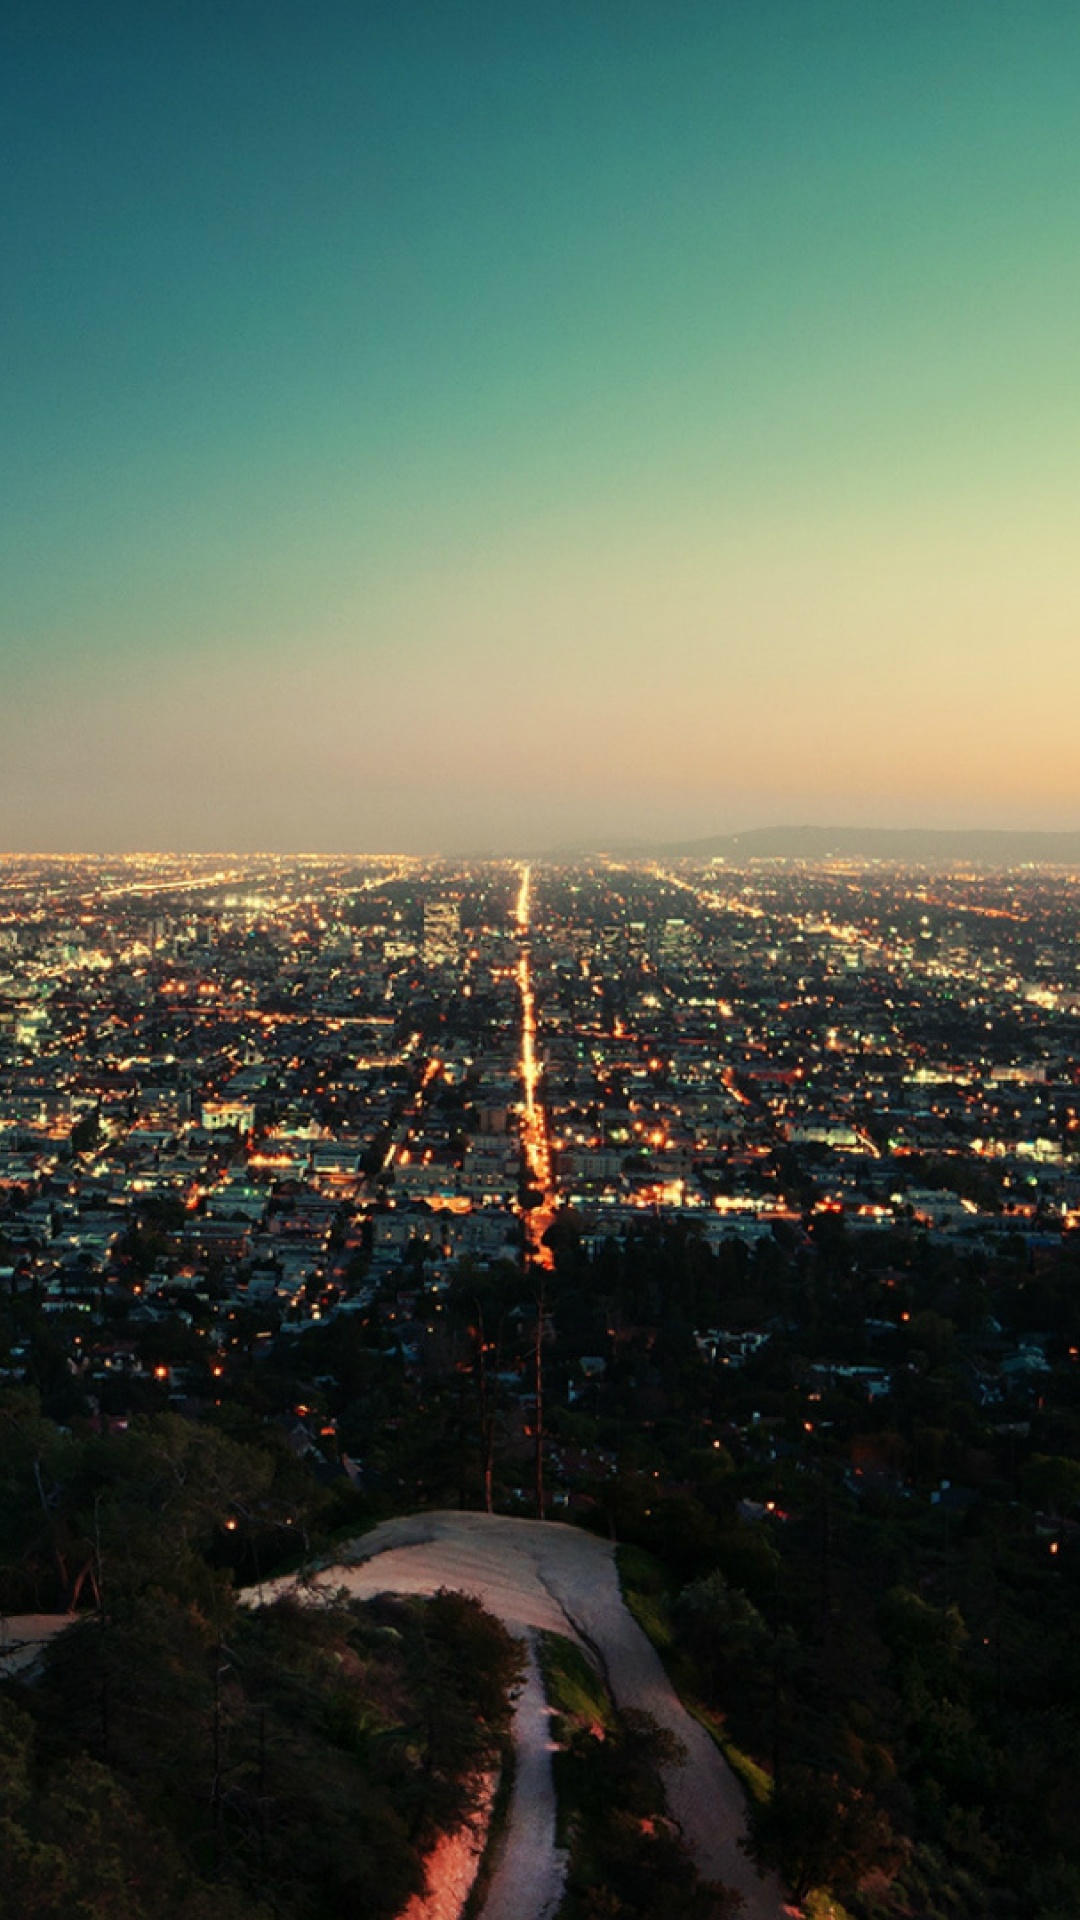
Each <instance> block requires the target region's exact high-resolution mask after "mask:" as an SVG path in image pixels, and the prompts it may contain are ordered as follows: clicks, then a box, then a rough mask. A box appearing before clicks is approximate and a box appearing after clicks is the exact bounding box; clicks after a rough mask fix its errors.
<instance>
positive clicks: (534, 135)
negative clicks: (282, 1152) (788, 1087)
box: [0, 0, 1080, 851]
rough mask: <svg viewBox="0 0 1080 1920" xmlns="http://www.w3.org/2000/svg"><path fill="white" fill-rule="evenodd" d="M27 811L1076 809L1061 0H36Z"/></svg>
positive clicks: (594, 822)
mask: <svg viewBox="0 0 1080 1920" xmlns="http://www.w3.org/2000/svg"><path fill="white" fill-rule="evenodd" d="M0 104H2V115H3V126H4V129H5V141H4V147H5V163H4V166H3V169H2V170H0V207H2V213H0V244H2V249H3V252H2V258H3V262H4V280H5V287H6V292H5V298H4V299H3V301H2V302H0V369H2V373H0V582H2V586H0V846H3V847H8V848H40V849H62V848H80V847H82V848H87V849H99V848H100V849H109V848H131V847H142V848H150V847H155V846H157V847H168V846H172V847H185V848H188V847H189V848H200V847H201V848H206V847H224V846H235V847H239V848H242V847H265V848H282V849H289V848H310V849H325V850H328V851H335V850H343V849H365V848H369V849H372V850H376V849H389V848H393V849H402V850H405V849H415V850H428V849H431V850H443V851H460V850H463V849H488V848H490V849H493V850H501V849H509V848H515V847H526V848H538V847H544V846H550V845H554V844H559V843H567V842H572V841H577V840H588V839H592V840H597V839H605V838H606V839H613V838H617V837H629V836H641V835H645V836H650V835H655V836H656V837H665V836H671V835H673V834H685V835H688V836H689V835H694V834H703V833H708V832H710V831H713V830H716V831H725V830H733V829H738V828H741V827H748V826H754V825H762V824H766V823H769V822H779V821H805V820H816V821H819V822H823V823H828V824H844V823H852V824H854V823H858V822H861V821H868V822H874V823H877V824H882V825H887V824H893V825H912V824H925V825H938V826H947V825H987V826H1017V827H1077V826H1080V781H1078V777H1077V771H1076V768H1077V748H1076V736H1077V711H1078V706H1080V528H1078V520H1080V514H1078V507H1080V8H1077V7H1076V5H1075V4H1074V3H1068V4H1067V3H1066V0H1061V3H1060V4H1039V0H1030V4H1027V5H1024V6H1020V5H1006V4H999V3H998V0H957V3H956V4H950V0H903V4H898V3H897V0H831V3H830V0H820V3H818V0H727V4H721V0H713V4H706V3H705V0H695V3H694V4H689V3H688V0H665V3H664V4H662V5H661V4H659V0H652V3H650V4H645V0H544V3H543V4H533V0H491V4H481V0H380V3H379V4H366V3H365V0H353V4H345V3H344V0H340V3H339V0H333V3H330V0H307V4H300V0H296V4H284V0H259V3H258V4H255V3H254V0H229V4H227V5H226V4H217V3H216V0H215V3H213V4H211V0H184V4H179V0H164V3H163V4H158V5H156V6H154V7H148V6H146V5H144V4H142V0H139V3H138V4H134V3H133V4H130V5H127V4H109V3H108V0H100V4H98V3H95V0H79V4H51V0H33V4H23V0H7V5H6V6H5V8H4V9H3V14H2V23H0Z"/></svg>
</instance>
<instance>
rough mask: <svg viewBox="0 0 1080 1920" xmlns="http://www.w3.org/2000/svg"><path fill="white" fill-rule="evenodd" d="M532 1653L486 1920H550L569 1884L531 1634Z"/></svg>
mask: <svg viewBox="0 0 1080 1920" xmlns="http://www.w3.org/2000/svg"><path fill="white" fill-rule="evenodd" d="M528 1648H529V1664H528V1667H527V1668H526V1672H525V1684H524V1686H523V1688H522V1690H521V1694H520V1696H519V1698H518V1702H517V1706H516V1708H515V1710H514V1790H513V1794H512V1795H511V1799H510V1811H509V1815H508V1817H507V1822H506V1828H505V1831H504V1833H503V1835H502V1838H501V1841H500V1843H499V1847H498V1855H497V1859H496V1863H495V1871H494V1873H493V1874H492V1877H491V1881H490V1884H489V1886H488V1892H487V1899H486V1900H485V1902H484V1911H483V1920H551V1915H552V1914H554V1913H557V1912H558V1908H559V1902H560V1901H561V1899H562V1896H563V1887H564V1885H565V1883H566V1865H567V1861H566V1855H565V1853H563V1852H560V1850H559V1849H558V1848H557V1847H556V1845H555V1782H554V1779H553V1778H552V1772H551V1750H552V1749H551V1709H550V1707H549V1706H548V1703H547V1701H546V1699H545V1698H544V1683H543V1680H542V1679H541V1676H540V1668H539V1667H538V1665H537V1662H536V1649H535V1646H534V1644H533V1636H532V1634H531V1633H530V1634H529V1638H528Z"/></svg>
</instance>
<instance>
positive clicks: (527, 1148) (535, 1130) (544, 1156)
mask: <svg viewBox="0 0 1080 1920" xmlns="http://www.w3.org/2000/svg"><path fill="white" fill-rule="evenodd" d="M531 915H532V868H531V867H530V866H524V867H522V869H521V885H520V887H519V888H518V896H517V901H516V903H515V906H514V919H515V921H516V923H517V929H518V934H519V936H520V940H521V953H520V957H519V959H518V990H519V992H520V995H521V1082H522V1087H523V1090H524V1103H523V1110H522V1122H521V1145H522V1151H523V1154H524V1158H525V1167H526V1171H527V1174H528V1186H529V1188H530V1189H531V1193H530V1198H531V1197H532V1195H533V1194H535V1193H539V1195H540V1199H539V1201H538V1202H537V1204H536V1205H525V1206H523V1207H522V1219H523V1223H524V1228H525V1241H526V1251H527V1253H528V1256H529V1258H530V1259H531V1260H534V1261H535V1262H536V1264H537V1265H538V1266H541V1267H547V1268H550V1267H551V1266H552V1264H553V1263H552V1256H551V1250H550V1248H548V1247H546V1246H545V1245H544V1234H545V1233H546V1232H547V1229H548V1227H549V1226H550V1225H551V1222H552V1220H553V1219H554V1217H555V1182H554V1177H553V1174H552V1167H551V1144H550V1140H549V1137H548V1123H547V1114H546V1112H545V1110H544V1106H543V1102H542V1101H541V1100H540V1099H539V1097H538V1094H537V1087H538V1084H539V1081H540V1078H541V1074H542V1071H543V1069H542V1066H541V1063H540V1059H539V1056H538V1052H537V1032H536V997H535V994H534V993H533V984H532V954H531V951H530V947H529V934H530V929H531Z"/></svg>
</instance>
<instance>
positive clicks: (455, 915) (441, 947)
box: [424, 900, 461, 967]
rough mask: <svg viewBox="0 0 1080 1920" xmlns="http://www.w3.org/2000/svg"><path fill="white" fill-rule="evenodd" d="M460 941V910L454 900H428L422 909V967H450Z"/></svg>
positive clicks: (455, 957)
mask: <svg viewBox="0 0 1080 1920" xmlns="http://www.w3.org/2000/svg"><path fill="white" fill-rule="evenodd" d="M460 941H461V908H460V907H459V905H458V903H457V901H456V900H429V901H428V902H427V904H426V906H425V907H424V965H425V966H426V967H452V966H453V965H454V963H455V961H456V960H457V957H458V947H459V945H460Z"/></svg>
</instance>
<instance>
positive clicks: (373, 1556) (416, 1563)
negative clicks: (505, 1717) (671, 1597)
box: [262, 1513, 792, 1920]
mask: <svg viewBox="0 0 1080 1920" xmlns="http://www.w3.org/2000/svg"><path fill="white" fill-rule="evenodd" d="M344 1551H345V1554H346V1555H347V1561H346V1562H345V1563H344V1564H341V1565H335V1566H331V1567H326V1568H323V1569H321V1570H320V1571H319V1572H318V1573H317V1574H316V1575H315V1577H314V1580H313V1582H312V1584H313V1585H314V1586H315V1587H316V1588H317V1589H318V1588H322V1589H324V1590H329V1591H331V1592H333V1591H335V1590H336V1589H338V1588H341V1587H344V1588H346V1589H347V1590H348V1592H349V1593H352V1594H355V1595H356V1596H357V1597H358V1598H364V1599H367V1598H370V1597H371V1596H372V1595H373V1594H376V1593H434V1592H436V1591H437V1590H438V1589H439V1588H440V1587H451V1588H456V1589H458V1590H460V1591H463V1592H466V1593H472V1594H475V1595H476V1596H477V1598H478V1599H479V1600H480V1601H482V1603H483V1604H484V1606H485V1607H487V1608H488V1609H489V1610H490V1612H492V1613H494V1614H497V1615H498V1617H499V1618H500V1619H502V1620H503V1621H505V1623H506V1625H507V1626H508V1627H510V1628H511V1630H512V1631H514V1632H516V1633H518V1634H519V1635H521V1636H522V1637H524V1638H526V1639H528V1640H530V1642H531V1631H532V1630H535V1629H547V1630H549V1631H551V1632H554V1633H563V1634H568V1635H569V1636H570V1637H571V1638H572V1639H575V1640H577V1641H579V1642H580V1643H581V1644H583V1645H584V1646H585V1647H586V1648H587V1649H588V1650H589V1651H590V1652H591V1653H592V1654H593V1657H594V1658H595V1659H596V1660H597V1661H598V1663H599V1665H600V1666H601V1668H602V1669H603V1671H604V1674H605V1676H606V1678H607V1680H608V1683H609V1685H610V1687H611V1691H612V1694H613V1695H614V1698H615V1701H616V1703H617V1705H618V1706H620V1707H624V1708H625V1707H632V1708H636V1709H638V1710H639V1711H643V1712H645V1713H649V1714H651V1715H652V1717H653V1718H654V1720H656V1721H657V1722H658V1724H659V1725H660V1726H663V1727H666V1728H668V1729H669V1730H670V1732H671V1733H673V1734H674V1735H675V1737H676V1739H677V1740H678V1741H679V1742H680V1744H681V1745H682V1747H683V1749H684V1751H685V1754H686V1759H685V1763H683V1764H680V1765H675V1766H671V1767H667V1768H665V1770H664V1786H665V1789H666V1792H667V1797H668V1805H669V1807H670V1809H671V1813H672V1817H673V1818H674V1819H675V1820H676V1821H677V1823H678V1825H679V1828H680V1829H681V1832H682V1836H683V1839H684V1841H685V1844H686V1846H687V1848H688V1849H689V1851H690V1853H691V1855H692V1857H693V1859H694V1861H695V1863H696V1864H697V1866H698V1868H699V1870H700V1872H701V1873H702V1874H704V1875H705V1877H706V1878H707V1879H710V1880H721V1881H723V1882H724V1883H725V1884H726V1885H728V1886H730V1887H735V1888H737V1889H738V1891H739V1892H740V1893H741V1894H742V1896H743V1900H744V1902H745V1905H744V1908H743V1916H742V1920H783V1916H784V1915H785V1914H790V1913H791V1912H792V1909H791V1908H790V1907H787V1906H785V1896H784V1892H783V1889H782V1888H781V1886H780V1883H779V1882H778V1881H777V1880H776V1879H775V1878H774V1877H773V1876H771V1875H767V1876H765V1877H760V1876H759V1875H758V1874H757V1873H756V1872H755V1870H754V1868H753V1866H752V1865H751V1863H750V1861H749V1860H748V1859H747V1857H746V1855H745V1854H744V1853H743V1852H742V1850H741V1848H740V1845H739V1842H740V1840H741V1838H742V1836H743V1835H744V1833H745V1831H746V1822H745V1813H744V1806H743V1796H742V1790H741V1788H740V1787H739V1784H738V1781H737V1780H736V1778H735V1776H734V1774H733V1773H732V1771H731V1769H730V1767H729V1766H728V1765H727V1762H726V1761H725V1760H724V1758H723V1756H722V1755H721V1754H720V1753H719V1752H718V1750H717V1748H716V1747H715V1746H714V1744H713V1742H712V1741H711V1740H710V1739H709V1736H708V1734H707V1733H706V1732H705V1730H704V1728H702V1727H700V1726H699V1725H698V1724H697V1722H696V1720H693V1719H692V1718H691V1717H690V1715H689V1714H688V1713H687V1712H686V1709H685V1708H684V1707H683V1705H682V1703H681V1701H680V1700H679V1698H678V1695H677V1694H676V1693H675V1690H674V1688H673V1687H672V1685H671V1682H670V1681H669V1680H668V1677H667V1675H666V1673H665V1672H664V1668H663V1666H662V1664H661V1662H660V1659H659V1656H658V1655H657V1653H656V1652H655V1650H654V1648H653V1647H652V1645H651V1644H650V1642H649V1640H648V1639H647V1638H646V1636H645V1634H644V1633H643V1632H642V1630H641V1628H640V1627H639V1626H638V1624H637V1622H636V1620H634V1618H633V1616H632V1615H631V1614H630V1613H629V1612H628V1611H627V1608H626V1606H625V1605H624V1603H623V1598H622V1595H621V1593H620V1591H619V1582H618V1576H617V1573H616V1570H615V1556H614V1551H613V1549H612V1547H611V1546H610V1544H609V1543H608V1542H606V1541H603V1540H599V1539H597V1538H596V1537H595V1536H594V1535H592V1534H588V1533H583V1532H581V1531H580V1530H579V1529H578V1528H576V1527H568V1526H563V1525H561V1524H559V1523H558V1522H556V1521H536V1520H515V1519H509V1518H507V1517H505V1516H503V1515H499V1514H483V1513H425V1514H416V1515H413V1516H411V1517H409V1518H406V1519H401V1520H388V1521H385V1522H384V1523H383V1525H382V1526H380V1527H376V1528H375V1530H374V1531H373V1532H372V1533H369V1534H364V1535H363V1536H362V1537H361V1538H360V1539H358V1540H356V1541H354V1542H352V1543H350V1545H349V1546H348V1547H346V1548H345V1550H344ZM295 1586H296V1582H295V1580H282V1581H276V1582H273V1583H270V1584H268V1585H267V1586H265V1587H264V1588H263V1589H262V1594H263V1597H264V1598H269V1597H271V1596H272V1594H273V1593H274V1592H275V1591H276V1592H281V1591H285V1590H292V1589H294V1588H295ZM530 1660H531V1668H530V1676H529V1680H528V1682H527V1684H526V1686H525V1688H524V1690H523V1692H522V1695H521V1698H520V1700H519V1702H518V1712H517V1716H516V1717H515V1724H514V1735H515V1751H516V1753H517V1759H518V1776H517V1780H516V1782H515V1791H514V1795H513V1798H512V1800H511V1807H510V1814H509V1819H508V1822H507V1829H506V1834H505V1837H504V1841H503V1846H502V1854H501V1858H500V1860H499V1862H498V1864H497V1866H496V1871H495V1874H494V1876H493V1879H492V1882H491V1886H490V1889H489V1893H488V1897H487V1901H486V1903H485V1908H484V1915H483V1920H550V1916H551V1915H552V1914H554V1912H555V1911H556V1908H557V1907H558V1903H559V1899H560V1897H561V1892H562V1885H563V1878H564V1874H565V1859H564V1857H563V1856H561V1855H560V1854H559V1853H558V1851H557V1849H556V1846H555V1796H554V1788H553V1784H552V1776H551V1743H550V1735H549V1733H548V1731H547V1721H546V1711H547V1710H546V1707H545V1706H544V1702H543V1693H542V1688H541V1685H540V1676H539V1673H538V1671H537V1670H536V1667H535V1658H534V1657H533V1655H532V1649H531V1645H530Z"/></svg>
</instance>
